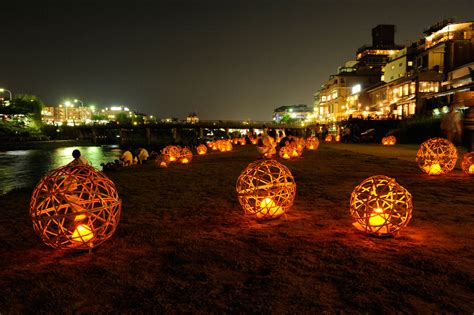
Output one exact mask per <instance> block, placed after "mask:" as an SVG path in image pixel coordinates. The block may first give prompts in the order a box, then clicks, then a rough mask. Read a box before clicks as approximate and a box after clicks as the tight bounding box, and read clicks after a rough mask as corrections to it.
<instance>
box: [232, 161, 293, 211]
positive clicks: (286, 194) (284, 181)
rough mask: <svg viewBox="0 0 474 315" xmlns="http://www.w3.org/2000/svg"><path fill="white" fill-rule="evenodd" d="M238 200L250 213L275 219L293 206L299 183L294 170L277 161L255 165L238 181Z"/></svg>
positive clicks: (260, 162)
mask: <svg viewBox="0 0 474 315" xmlns="http://www.w3.org/2000/svg"><path fill="white" fill-rule="evenodd" d="M236 189H237V197H238V199H239V202H240V205H241V206H242V208H244V211H245V213H246V214H248V215H251V216H253V217H255V218H256V219H273V218H277V217H279V216H281V215H283V214H285V213H286V212H287V211H288V210H289V209H290V207H291V206H292V205H293V201H294V199H295V195H296V184H295V180H294V179H293V176H292V175H291V172H290V170H289V169H288V168H287V167H286V166H284V165H283V164H280V163H278V162H277V161H275V160H258V161H255V162H253V163H251V164H250V165H249V166H247V168H246V169H245V170H244V171H243V172H242V173H241V174H240V177H239V178H238V180H237V185H236Z"/></svg>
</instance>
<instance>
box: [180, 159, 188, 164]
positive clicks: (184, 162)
mask: <svg viewBox="0 0 474 315" xmlns="http://www.w3.org/2000/svg"><path fill="white" fill-rule="evenodd" d="M181 163H182V164H188V163H189V160H188V159H187V158H183V159H182V160H181Z"/></svg>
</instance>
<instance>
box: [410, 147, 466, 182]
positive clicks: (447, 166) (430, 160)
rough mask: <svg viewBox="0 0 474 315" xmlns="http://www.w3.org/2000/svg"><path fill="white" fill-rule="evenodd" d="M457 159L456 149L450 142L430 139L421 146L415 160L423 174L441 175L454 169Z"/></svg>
mask: <svg viewBox="0 0 474 315" xmlns="http://www.w3.org/2000/svg"><path fill="white" fill-rule="evenodd" d="M457 158H458V154H457V151H456V147H455V146H454V145H453V144H452V143H451V142H449V141H448V140H446V139H443V138H432V139H429V140H427V141H425V142H423V143H422V144H421V146H420V149H419V150H418V154H417V158H416V160H417V162H418V166H419V167H420V169H421V170H422V171H423V172H425V173H427V174H429V175H441V174H447V173H449V172H450V171H451V170H452V169H453V168H454V166H455V165H456V160H457Z"/></svg>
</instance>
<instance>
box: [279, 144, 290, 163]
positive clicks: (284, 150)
mask: <svg viewBox="0 0 474 315" xmlns="http://www.w3.org/2000/svg"><path fill="white" fill-rule="evenodd" d="M292 151H293V148H292V147H291V146H287V145H286V146H284V147H281V148H280V151H278V154H279V155H280V157H281V158H282V159H284V160H289V159H291V152H292Z"/></svg>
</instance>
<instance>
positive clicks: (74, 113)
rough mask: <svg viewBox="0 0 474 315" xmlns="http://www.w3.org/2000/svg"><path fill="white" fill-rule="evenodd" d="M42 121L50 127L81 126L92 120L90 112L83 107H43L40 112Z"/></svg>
mask: <svg viewBox="0 0 474 315" xmlns="http://www.w3.org/2000/svg"><path fill="white" fill-rule="evenodd" d="M41 116H42V118H41V119H42V121H43V123H45V124H50V125H62V124H67V125H82V124H88V123H90V122H91V119H92V110H91V109H90V108H89V107H83V106H72V105H70V106H66V105H63V104H59V105H58V106H45V107H44V108H43V110H42V111H41Z"/></svg>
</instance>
